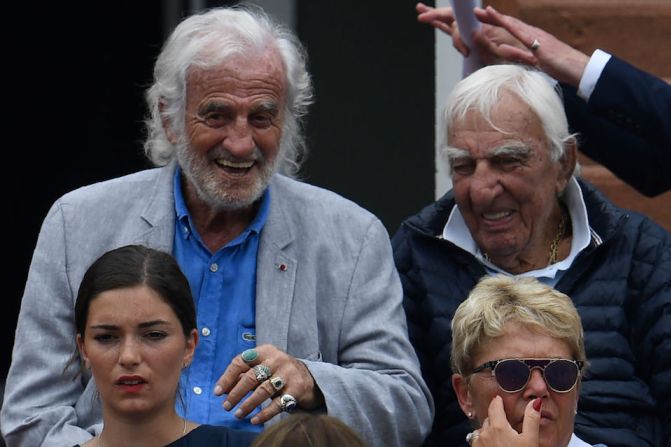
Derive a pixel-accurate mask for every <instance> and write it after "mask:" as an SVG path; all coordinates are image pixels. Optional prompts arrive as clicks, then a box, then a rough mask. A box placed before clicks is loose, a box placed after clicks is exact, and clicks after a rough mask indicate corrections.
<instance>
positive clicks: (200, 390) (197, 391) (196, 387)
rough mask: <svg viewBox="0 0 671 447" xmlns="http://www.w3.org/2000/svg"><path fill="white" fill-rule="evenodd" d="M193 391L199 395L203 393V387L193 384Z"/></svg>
mask: <svg viewBox="0 0 671 447" xmlns="http://www.w3.org/2000/svg"><path fill="white" fill-rule="evenodd" d="M193 392H194V393H196V394H197V395H199V396H200V395H201V394H203V389H202V388H201V387H199V386H194V387H193Z"/></svg>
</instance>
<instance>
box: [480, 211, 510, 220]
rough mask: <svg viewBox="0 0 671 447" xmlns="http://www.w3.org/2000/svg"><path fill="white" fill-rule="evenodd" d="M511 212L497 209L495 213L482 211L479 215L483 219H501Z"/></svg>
mask: <svg viewBox="0 0 671 447" xmlns="http://www.w3.org/2000/svg"><path fill="white" fill-rule="evenodd" d="M512 214H513V212H512V211H510V210H508V211H498V212H496V213H482V214H481V216H482V218H483V219H485V220H501V219H505V218H506V217H509V216H511V215H512Z"/></svg>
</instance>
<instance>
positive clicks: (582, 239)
mask: <svg viewBox="0 0 671 447" xmlns="http://www.w3.org/2000/svg"><path fill="white" fill-rule="evenodd" d="M562 201H563V202H564V204H565V205H566V208H567V209H568V212H569V215H570V216H571V228H572V230H573V238H572V240H571V251H570V252H569V255H568V256H567V257H566V259H563V260H561V261H559V262H556V263H554V264H552V265H549V266H547V267H544V268H542V269H538V270H531V271H528V272H524V273H520V274H519V275H514V276H532V277H534V278H537V279H538V280H539V281H541V282H543V283H545V284H548V285H551V286H554V285H555V284H556V283H557V282H558V281H559V278H560V277H561V275H562V274H563V272H564V271H566V270H568V269H569V267H571V264H572V263H573V260H574V259H575V258H576V256H578V254H579V253H580V252H581V251H582V250H584V249H585V248H587V247H588V246H589V244H590V241H591V238H592V236H595V237H596V238H598V235H597V234H596V232H595V231H594V230H592V229H591V228H590V226H589V220H588V218H587V207H586V206H585V201H584V200H583V198H582V191H581V189H580V185H579V184H578V181H577V180H576V179H575V177H571V180H569V182H568V185H567V186H566V190H565V191H564V194H563V195H562ZM442 236H443V239H445V240H447V241H450V242H452V243H453V244H454V245H456V246H457V247H460V248H462V249H463V250H465V251H467V252H469V253H470V254H472V255H473V256H475V258H476V259H477V260H478V261H479V262H480V263H481V264H482V265H483V266H484V267H485V269H486V270H487V273H488V274H490V275H493V274H496V273H503V274H506V275H510V276H513V275H511V274H510V273H509V272H506V271H505V270H502V269H500V268H499V267H497V266H496V265H494V264H492V263H491V262H489V261H488V260H487V259H485V257H484V254H483V253H482V251H481V250H480V247H478V245H477V244H476V242H475V240H474V239H473V237H472V236H471V232H470V231H469V230H468V226H466V222H465V221H464V217H463V215H462V214H461V211H460V210H459V207H458V206H455V207H454V208H453V209H452V212H451V213H450V217H449V218H448V219H447V223H446V224H445V227H444V228H443V234H442Z"/></svg>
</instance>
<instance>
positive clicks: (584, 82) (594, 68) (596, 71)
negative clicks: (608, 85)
mask: <svg viewBox="0 0 671 447" xmlns="http://www.w3.org/2000/svg"><path fill="white" fill-rule="evenodd" d="M610 57H611V55H610V54H608V53H606V52H605V51H603V50H599V49H598V48H597V49H596V50H594V53H592V56H591V57H590V58H589V62H588V63H587V66H586V67H585V71H584V72H583V74H582V77H581V78H580V84H578V91H577V95H578V96H579V97H581V98H582V99H584V100H585V101H589V97H590V96H591V95H592V92H593V91H594V88H595V87H596V83H597V82H599V78H600V77H601V72H602V71H603V69H604V67H605V66H606V64H607V63H608V61H609V60H610Z"/></svg>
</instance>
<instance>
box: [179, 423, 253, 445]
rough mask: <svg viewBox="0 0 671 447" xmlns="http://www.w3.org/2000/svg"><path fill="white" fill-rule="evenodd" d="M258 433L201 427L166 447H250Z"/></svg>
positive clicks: (216, 427) (211, 426)
mask: <svg viewBox="0 0 671 447" xmlns="http://www.w3.org/2000/svg"><path fill="white" fill-rule="evenodd" d="M257 435H258V433H254V432H247V431H242V430H234V429H232V428H228V427H221V426H216V425H207V424H203V425H200V426H198V427H196V428H194V429H193V430H191V431H190V432H189V433H187V434H186V435H185V436H182V437H181V438H179V439H178V440H177V441H175V442H172V443H170V444H168V445H167V446H166V447H187V446H188V447H201V446H202V447H248V446H250V445H251V444H252V442H254V439H255V438H256V436H257Z"/></svg>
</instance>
